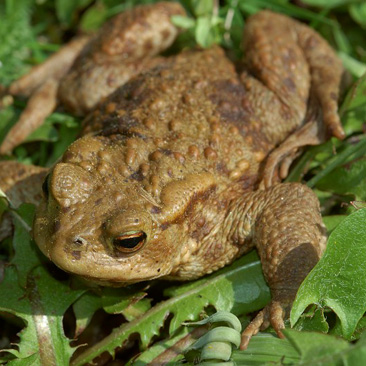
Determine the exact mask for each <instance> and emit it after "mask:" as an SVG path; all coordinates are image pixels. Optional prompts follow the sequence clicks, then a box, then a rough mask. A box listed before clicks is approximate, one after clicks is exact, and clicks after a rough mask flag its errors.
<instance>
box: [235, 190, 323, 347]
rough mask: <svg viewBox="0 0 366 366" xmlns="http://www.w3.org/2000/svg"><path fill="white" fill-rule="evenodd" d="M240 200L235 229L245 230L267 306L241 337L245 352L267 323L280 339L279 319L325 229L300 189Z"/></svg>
mask: <svg viewBox="0 0 366 366" xmlns="http://www.w3.org/2000/svg"><path fill="white" fill-rule="evenodd" d="M242 200H243V201H241V202H242V207H241V208H240V203H237V204H238V206H237V210H238V211H239V210H241V213H243V212H244V213H245V215H244V216H242V217H246V220H248V222H247V223H245V224H246V225H242V226H241V227H242V228H244V227H246V228H248V226H250V227H251V229H250V232H251V233H252V238H250V239H251V240H253V241H254V243H255V245H256V248H257V250H258V253H259V256H260V258H261V262H262V268H263V273H264V276H265V279H266V281H267V283H268V285H269V287H270V290H271V294H272V301H271V303H270V304H269V305H268V306H267V307H266V308H264V309H263V310H262V311H261V312H260V313H259V314H258V315H257V317H256V318H255V319H254V320H253V322H252V323H251V324H250V325H249V326H248V327H247V329H245V330H244V332H243V334H242V344H241V346H242V348H246V346H247V344H248V342H249V340H250V338H251V336H252V335H254V334H256V333H257V332H258V331H259V330H260V329H262V328H263V327H267V326H268V325H269V324H271V325H272V326H273V328H274V329H275V331H276V332H277V334H278V335H279V336H282V333H281V329H283V328H284V322H283V319H284V318H287V317H288V315H289V311H290V308H291V305H292V302H293V300H294V298H295V296H296V292H297V290H298V288H299V286H300V284H301V282H302V281H303V280H304V278H305V276H306V275H307V274H308V273H309V272H310V270H311V269H312V268H313V267H314V265H315V264H316V263H317V262H318V260H319V258H320V256H321V254H322V252H323V251H324V249H325V243H326V231H325V228H324V225H323V223H322V219H321V215H320V212H319V202H318V199H317V197H316V196H315V194H314V193H313V192H312V191H311V190H310V189H309V188H307V187H306V186H304V185H301V184H298V183H286V184H279V185H275V186H272V187H271V188H269V189H267V190H264V191H255V192H250V193H248V194H246V195H244V196H243V198H242ZM248 202H249V204H248ZM248 223H249V225H248ZM239 231H240V228H239ZM239 234H240V233H239Z"/></svg>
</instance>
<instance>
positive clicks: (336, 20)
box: [0, 0, 366, 366]
mask: <svg viewBox="0 0 366 366" xmlns="http://www.w3.org/2000/svg"><path fill="white" fill-rule="evenodd" d="M150 2H151V1H150ZM181 2H182V4H183V5H184V6H185V7H186V9H187V11H188V14H189V17H188V18H182V17H176V18H175V19H174V22H176V24H179V25H180V26H182V27H184V28H186V32H185V33H184V34H183V35H182V36H181V37H180V38H179V39H178V41H177V43H176V45H175V49H179V48H184V47H187V46H188V47H191V46H192V45H194V44H195V43H198V44H199V45H201V46H203V47H209V46H210V45H212V44H213V43H219V44H221V45H222V46H223V47H225V48H226V49H228V50H230V53H231V54H233V55H234V56H235V57H240V56H241V54H242V51H241V49H240V39H241V34H242V28H243V26H244V25H245V21H246V18H247V17H248V16H249V15H251V14H253V13H255V12H257V11H259V10H261V9H263V8H270V9H272V10H274V11H278V12H281V13H284V14H286V15H288V16H291V17H295V18H297V19H299V20H302V21H304V22H306V23H308V24H309V25H310V26H312V27H314V28H315V29H316V30H317V31H318V32H320V33H321V34H322V35H323V36H324V37H325V38H326V39H327V40H328V41H329V43H330V44H331V45H332V46H333V47H334V48H335V49H336V51H337V52H338V54H339V56H340V57H341V59H342V61H343V62H344V66H345V68H346V69H347V70H348V72H349V74H350V79H351V80H353V82H352V83H351V84H352V86H351V87H350V88H349V90H348V93H346V95H345V97H344V100H343V101H342V104H341V109H340V111H341V117H342V123H343V125H344V128H345V131H346V133H347V138H346V139H345V140H344V141H337V140H335V139H331V140H330V141H328V142H326V143H325V144H323V145H321V146H316V147H312V148H309V149H307V151H306V152H305V153H304V154H303V155H302V156H301V157H300V158H299V159H298V160H297V161H296V163H295V164H294V166H293V167H292V169H291V171H290V175H289V177H288V180H289V181H299V180H302V181H303V182H304V183H305V184H308V185H309V186H310V187H312V188H313V189H314V191H315V192H316V193H317V195H318V197H319V200H320V202H321V207H322V212H323V214H324V221H325V223H326V224H327V227H328V229H329V230H330V231H332V230H333V233H332V236H331V238H330V239H329V243H330V250H329V252H327V255H326V256H325V258H324V261H322V263H320V265H319V266H317V267H316V270H315V271H314V272H313V273H312V275H311V281H310V282H309V280H308V281H307V283H305V284H304V285H303V288H302V290H301V294H300V295H299V298H298V300H297V304H298V305H297V308H296V313H295V312H294V314H293V315H292V320H293V321H294V320H296V318H298V317H299V316H300V314H301V311H302V310H303V308H304V307H306V305H308V304H309V303H315V304H316V305H317V306H313V307H311V308H310V309H308V311H307V313H305V315H302V316H301V317H300V320H299V321H298V322H297V323H296V325H295V328H296V329H297V330H292V331H288V332H287V333H286V336H287V339H286V340H279V339H276V338H273V337H272V335H271V334H270V333H267V334H262V335H261V336H258V337H256V338H255V339H254V340H253V341H252V342H251V344H250V347H249V350H248V352H240V351H235V352H234V354H233V358H234V360H235V361H236V362H237V365H264V364H271V365H276V364H277V365H280V364H286V365H298V364H301V365H315V364H316V365H362V364H365V363H366V345H365V333H364V328H365V324H366V318H365V317H363V314H364V313H365V310H366V306H365V304H364V302H363V301H361V302H359V301H356V300H357V298H362V296H364V294H363V289H364V288H366V270H365V269H364V267H365V266H364V265H363V263H365V262H366V238H365V235H364V233H363V226H364V220H365V218H364V215H365V209H363V207H365V202H366V178H365V177H366V158H365V153H366V143H365V136H364V131H365V126H364V123H365V121H366V77H365V76H362V75H364V74H365V71H366V31H365V29H366V3H365V2H364V1H356V0H355V1H350V0H323V1H321V0H303V1H302V2H301V4H302V6H301V7H300V6H297V5H294V4H293V3H291V2H289V1H286V0H271V1H265V0H246V1H240V0H239V1H235V0H232V1H223V2H221V4H220V6H218V5H217V2H213V1H198V0H190V1H188V0H186V1H183V0H182V1H181ZM137 3H147V1H138V2H137V1H124V2H121V1H117V0H103V1H102V0H99V1H92V0H78V1H74V0H58V1H50V0H46V1H43V2H36V1H35V0H4V1H2V2H0V39H1V42H0V84H2V85H3V86H5V87H6V86H8V85H9V84H10V83H11V81H13V80H15V79H16V78H18V77H19V76H20V75H22V74H24V73H26V72H27V71H28V70H29V69H30V67H31V66H33V65H35V64H37V63H39V62H42V61H43V60H45V59H46V58H47V57H48V56H49V55H50V54H51V53H52V52H54V51H55V50H57V49H58V48H59V47H60V46H61V44H62V43H64V42H66V41H67V40H69V39H70V38H71V37H72V36H73V35H75V34H76V33H78V32H80V31H84V32H92V31H93V30H95V29H97V28H98V27H99V26H100V25H101V24H102V23H103V22H104V21H105V20H106V19H108V18H109V17H111V16H113V15H114V14H116V13H118V12H120V11H123V10H124V9H125V8H126V7H129V6H133V5H136V4H137ZM296 3H297V2H296ZM230 19H231V21H229V20H230ZM0 102H1V101H0ZM0 105H1V103H0ZM24 106H25V103H24V101H21V100H15V101H14V103H12V104H10V105H8V106H6V107H3V108H2V109H1V110H0V140H1V139H3V138H4V136H5V133H6V131H7V130H8V129H9V128H10V126H11V125H12V124H13V123H15V121H16V120H17V118H18V117H19V114H20V112H21V111H22V109H23V108H24ZM79 123H80V119H78V118H75V117H73V116H70V115H68V114H67V113H65V112H63V111H62V110H58V111H57V112H55V113H53V114H52V115H51V116H49V117H48V118H47V120H46V121H45V124H44V125H43V126H42V127H41V128H39V129H38V130H37V131H35V132H34V133H33V134H32V135H31V136H30V137H29V138H28V140H27V142H26V143H24V144H22V145H21V146H19V147H17V148H16V149H15V150H14V153H13V155H12V156H11V157H6V159H15V160H18V161H20V162H24V163H27V164H29V163H31V164H36V165H42V166H51V165H52V164H53V163H54V162H55V161H56V160H57V159H58V158H59V157H60V156H61V155H62V153H63V151H64V150H65V149H66V147H67V146H68V145H69V144H70V143H71V141H73V140H74V138H75V137H76V136H77V134H78V131H79ZM0 159H5V157H2V158H0ZM3 209H4V208H3V205H2V206H1V210H3ZM33 210H34V208H33V207H31V206H29V205H26V206H23V207H22V208H21V209H19V210H18V211H17V212H16V213H15V214H14V215H13V216H14V222H15V234H14V237H13V238H8V239H6V240H4V241H3V242H2V243H1V245H0V273H4V276H3V277H1V276H0V348H10V349H11V350H10V351H9V352H2V353H0V363H1V362H3V363H6V362H7V363H8V365H52V364H54V365H61V366H63V365H68V364H69V362H70V358H71V357H72V354H74V352H75V347H77V346H80V345H82V344H84V343H89V344H92V346H91V347H90V348H86V347H80V348H79V349H78V350H77V351H76V353H75V354H74V358H73V360H72V362H71V364H72V365H74V366H76V365H83V364H85V363H86V362H90V361H91V360H92V359H93V358H94V357H96V356H98V355H100V354H101V353H102V352H104V351H106V353H107V354H114V353H115V357H116V359H117V360H120V362H122V361H121V360H124V361H129V362H130V364H132V359H133V358H134V357H136V355H137V354H139V353H140V352H141V354H140V355H139V357H138V358H137V359H136V360H135V361H134V362H135V363H134V364H136V365H147V364H148V363H149V362H151V360H153V359H154V358H155V357H158V356H159V355H161V354H162V352H163V351H164V350H165V349H167V348H169V347H174V345H175V344H176V342H178V341H179V339H181V338H182V337H184V336H185V335H186V333H187V329H186V327H184V326H182V325H181V322H183V321H186V320H193V319H197V318H198V316H199V314H200V313H202V312H203V311H206V312H207V313H208V314H210V313H212V312H213V309H214V308H215V309H222V310H224V309H223V307H224V305H225V309H226V310H231V311H233V312H234V313H235V314H236V315H239V316H240V318H241V320H242V321H243V322H244V323H245V322H247V320H248V319H247V318H246V317H245V316H244V315H243V314H245V313H246V312H248V311H254V310H256V309H259V308H261V307H262V306H263V305H264V304H265V303H266V301H268V288H267V286H266V284H265V282H264V280H263V277H262V275H261V270H260V264H259V261H258V258H257V256H256V255H255V254H254V253H252V254H249V255H248V256H246V257H244V258H242V259H241V260H240V261H239V262H236V263H234V264H233V265H232V266H229V267H227V268H225V269H224V270H222V271H219V272H218V273H215V274H213V275H211V276H209V277H205V278H204V279H201V280H198V281H195V282H192V283H188V284H184V285H181V286H177V287H172V285H171V284H169V283H163V285H162V284H161V283H160V282H158V283H155V282H153V283H151V284H150V287H149V288H147V287H145V285H135V286H132V287H130V288H128V289H101V288H92V289H91V288H90V287H88V286H86V285H85V284H83V283H80V282H78V281H77V280H75V279H72V280H71V279H70V278H68V277H67V276H66V275H65V274H64V273H62V272H61V271H58V270H57V269H56V268H54V267H52V266H51V265H50V264H49V263H48V262H47V261H46V260H45V258H44V257H43V256H42V255H41V254H40V253H39V251H38V249H37V248H36V247H35V245H34V243H33V242H32V241H31V238H30V236H29V232H28V230H27V227H29V226H31V221H32V215H33ZM339 223H341V224H340V225H339ZM337 245H338V246H339V248H340V249H339V250H337V247H336V246H337ZM335 249H336V250H335ZM244 278H245V280H244ZM324 279H326V280H327V282H326V286H324V281H323V280H324ZM242 281H246V283H247V284H248V285H247V286H249V287H250V286H252V287H250V288H251V289H252V292H255V291H257V293H258V296H257V298H256V299H254V300H253V302H252V303H250V305H249V307H247V308H244V307H243V306H242V304H243V303H245V302H246V301H247V298H246V297H245V296H247V295H246V294H242V292H240V291H239V290H238V289H239V288H240V284H241V283H242ZM228 283H230V285H228ZM198 294H199V295H200V296H201V297H197V296H198ZM361 295H362V296H361ZM353 296H354V297H355V298H354V299H353ZM162 300H163V302H160V303H158V302H159V301H162ZM192 304H193V305H192ZM299 309H300V310H299ZM333 310H334V311H335V312H333ZM113 328H116V329H115V331H114V332H113V333H110V332H111V330H112V329H113ZM300 330H302V331H303V332H298V331H300ZM304 330H306V331H310V332H315V331H321V332H323V333H325V334H324V335H322V334H317V333H316V334H315V333H314V334H313V333H310V335H309V334H308V333H306V332H304ZM17 333H19V334H18V336H16V334H17ZM327 333H329V334H327ZM335 336H337V337H341V338H342V337H343V339H341V338H336V337H335ZM74 338H77V340H73V339H74ZM45 339H46V341H45ZM351 341H352V342H351ZM11 343H16V344H17V346H15V345H12V344H11ZM117 346H122V347H119V348H118V349H117ZM325 356H326V357H325ZM181 358H182V357H181V356H178V357H177V359H181ZM98 362H99V363H97V364H99V365H101V364H103V363H102V361H100V359H99V361H98ZM171 362H172V363H171V364H176V361H174V360H172V361H171ZM281 362H282V363H281Z"/></svg>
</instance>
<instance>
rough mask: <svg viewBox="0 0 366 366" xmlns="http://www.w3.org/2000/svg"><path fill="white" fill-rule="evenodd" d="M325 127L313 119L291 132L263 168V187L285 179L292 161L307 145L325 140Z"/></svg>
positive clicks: (317, 143)
mask: <svg viewBox="0 0 366 366" xmlns="http://www.w3.org/2000/svg"><path fill="white" fill-rule="evenodd" d="M323 136H324V128H323V124H322V123H321V122H320V121H319V120H312V121H310V122H308V123H307V124H306V125H305V126H303V127H301V128H300V129H299V130H297V131H295V132H294V133H293V134H291V135H290V136H289V137H288V138H287V139H286V140H285V141H284V142H283V143H282V144H281V145H280V146H279V147H278V148H276V149H275V150H274V151H273V152H272V153H271V154H270V155H269V156H268V159H267V162H266V165H265V167H264V169H263V179H262V181H261V188H269V187H271V186H272V185H274V184H275V183H279V181H280V180H282V179H285V178H286V177H287V175H288V171H289V168H290V165H291V164H292V162H293V161H294V160H295V159H296V158H297V157H298V156H299V154H300V153H301V148H302V147H304V146H307V145H319V144H320V143H322V142H324V141H325V139H324V137H323Z"/></svg>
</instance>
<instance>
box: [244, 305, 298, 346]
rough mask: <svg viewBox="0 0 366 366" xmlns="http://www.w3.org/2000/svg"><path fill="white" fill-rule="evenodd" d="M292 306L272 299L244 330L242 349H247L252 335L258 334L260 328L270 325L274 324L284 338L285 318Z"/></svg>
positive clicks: (263, 328) (279, 334) (277, 331)
mask: <svg viewBox="0 0 366 366" xmlns="http://www.w3.org/2000/svg"><path fill="white" fill-rule="evenodd" d="M290 308H291V305H284V304H281V303H280V302H279V301H276V300H272V301H271V302H270V303H269V304H268V305H267V306H266V307H265V308H264V309H262V310H261V311H260V312H259V313H258V314H257V315H256V317H255V318H254V319H253V320H252V321H251V322H250V323H249V325H248V326H247V327H246V328H245V329H244V331H243V332H242V334H241V343H240V349H241V350H245V349H247V347H248V344H249V341H250V339H251V338H252V336H254V335H256V334H257V333H258V332H259V331H260V330H265V329H267V328H268V327H269V325H272V327H273V329H274V330H275V332H276V333H277V335H278V337H279V338H284V335H283V333H282V329H285V323H284V319H285V318H287V317H288V314H289V309H290Z"/></svg>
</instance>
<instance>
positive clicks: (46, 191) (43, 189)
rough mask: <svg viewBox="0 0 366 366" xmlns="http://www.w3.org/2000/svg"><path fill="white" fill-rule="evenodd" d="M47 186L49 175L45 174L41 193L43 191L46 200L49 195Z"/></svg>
mask: <svg viewBox="0 0 366 366" xmlns="http://www.w3.org/2000/svg"><path fill="white" fill-rule="evenodd" d="M49 184H50V174H47V176H46V178H45V180H44V182H43V184H42V191H43V194H44V196H45V198H48V196H49V194H50V190H49Z"/></svg>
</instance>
